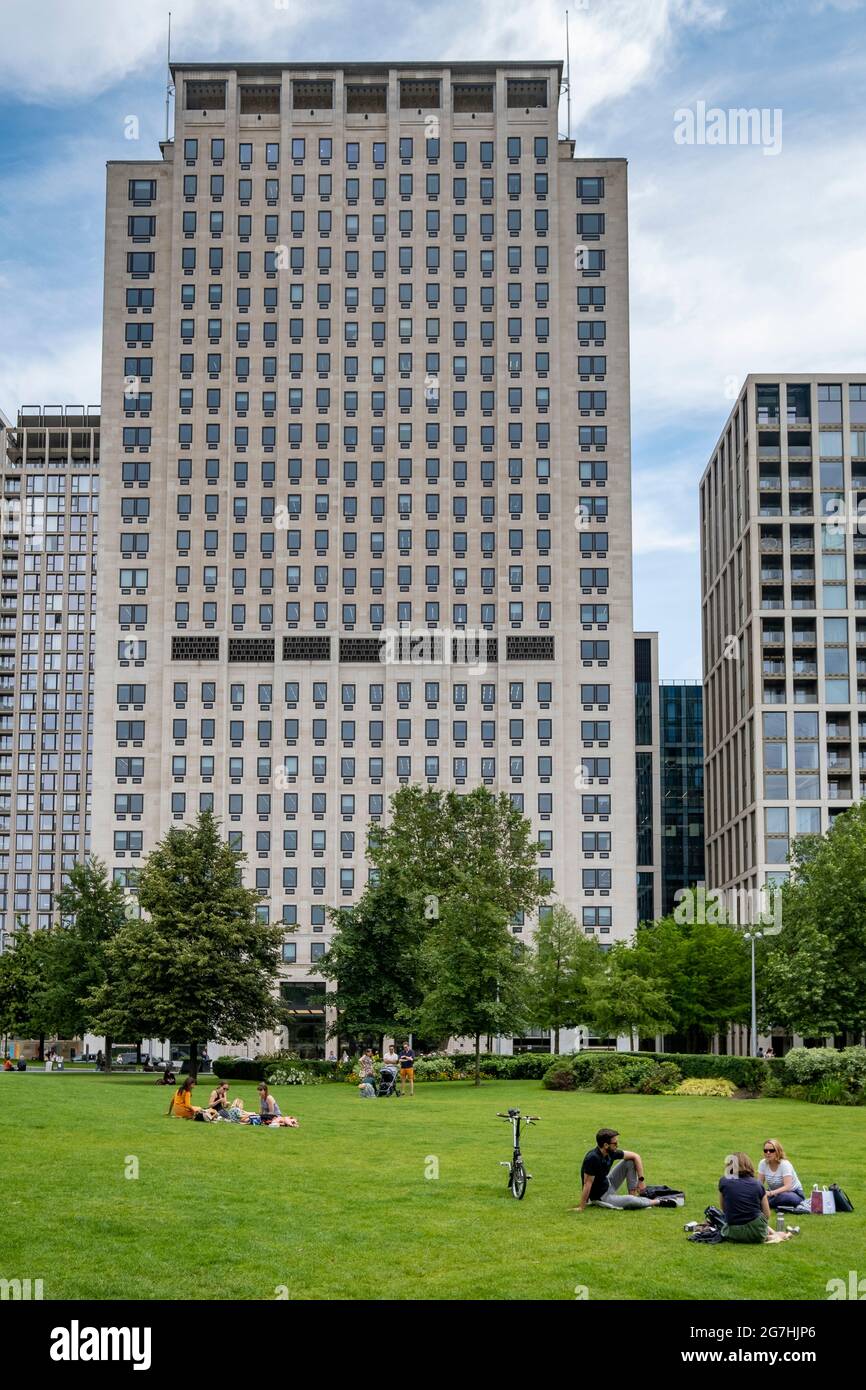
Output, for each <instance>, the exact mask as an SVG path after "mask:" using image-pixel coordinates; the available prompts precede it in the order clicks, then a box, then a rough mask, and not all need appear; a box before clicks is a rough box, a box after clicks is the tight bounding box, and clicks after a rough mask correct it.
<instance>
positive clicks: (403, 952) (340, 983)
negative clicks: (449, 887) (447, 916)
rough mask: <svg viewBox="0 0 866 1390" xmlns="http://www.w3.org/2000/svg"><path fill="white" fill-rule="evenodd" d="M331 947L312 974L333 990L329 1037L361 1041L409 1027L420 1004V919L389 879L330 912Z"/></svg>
mask: <svg viewBox="0 0 866 1390" xmlns="http://www.w3.org/2000/svg"><path fill="white" fill-rule="evenodd" d="M331 921H332V923H333V925H334V927H335V929H336V930H335V933H334V937H333V939H332V941H331V946H330V949H329V950H328V951H326V952H325V955H324V956H323V957H322V959H321V960H320V961H318V962H317V963H316V969H317V971H319V972H320V973H321V974H322V975H324V977H325V979H326V980H332V981H334V982H335V984H336V986H337V988H336V990H335V991H333V992H331V993H329V994H328V1003H329V1004H330V1005H331V1006H332V1007H333V1008H334V1009H336V1022H335V1024H334V1027H333V1028H332V1030H331V1032H332V1034H335V1033H339V1034H340V1036H341V1037H343V1038H353V1039H359V1040H360V1039H366V1038H373V1037H378V1036H382V1035H383V1034H394V1033H396V1032H398V1031H399V1030H400V1029H401V1028H405V1027H406V1026H408V1025H411V1021H412V1017H413V1015H414V1013H415V1011H416V1009H417V1007H418V1005H419V1003H420V1001H421V992H422V991H421V982H420V947H421V940H422V937H423V929H422V928H423V923H424V919H423V916H419V915H418V914H417V913H413V912H412V911H411V910H410V905H409V903H408V901H407V899H406V898H405V897H404V895H403V894H402V893H401V892H400V891H399V890H398V888H397V886H396V884H395V882H394V881H393V875H389V876H388V877H387V879H386V880H384V881H383V882H379V883H371V884H368V885H367V887H366V888H365V890H364V892H363V893H362V895H361V897H360V899H359V901H358V902H357V903H355V904H354V905H353V906H352V907H344V908H337V909H334V910H333V911H332V912H331Z"/></svg>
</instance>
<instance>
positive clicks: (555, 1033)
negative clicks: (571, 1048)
mask: <svg viewBox="0 0 866 1390" xmlns="http://www.w3.org/2000/svg"><path fill="white" fill-rule="evenodd" d="M553 1051H554V1055H555V1056H557V1057H558V1056H559V1029H558V1028H554V1030H553Z"/></svg>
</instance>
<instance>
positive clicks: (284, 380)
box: [93, 63, 636, 1045]
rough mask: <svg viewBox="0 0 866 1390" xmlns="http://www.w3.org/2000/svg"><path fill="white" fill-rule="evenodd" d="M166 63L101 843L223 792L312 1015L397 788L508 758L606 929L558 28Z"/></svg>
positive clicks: (621, 846)
mask: <svg viewBox="0 0 866 1390" xmlns="http://www.w3.org/2000/svg"><path fill="white" fill-rule="evenodd" d="M173 75H174V81H175V87H176V114H175V133H174V139H173V140H171V141H167V142H165V144H164V145H163V146H162V150H161V154H162V157H161V158H159V159H154V160H145V161H134V162H122V163H112V164H110V165H109V167H108V183H107V206H106V219H107V220H106V258H105V321H104V341H103V397H102V400H103V405H102V412H103V413H102V434H103V448H104V456H105V457H106V458H107V459H109V460H110V465H111V466H110V467H109V468H108V469H106V470H105V477H104V479H103V493H102V509H103V510H102V515H103V529H102V533H101V540H100V578H99V599H98V614H99V625H98V632H99V639H98V640H99V660H98V663H97V675H96V759H95V765H94V766H95V773H94V776H95V792H96V796H95V799H94V828H93V841H94V847H95V849H96V850H97V851H98V852H99V853H100V854H101V855H102V856H104V857H105V858H106V860H107V861H108V862H109V863H110V864H111V866H112V868H113V870H114V872H115V874H116V875H117V876H119V877H120V878H121V879H122V880H124V881H126V883H127V886H128V887H129V888H130V890H131V891H132V890H133V889H134V878H135V868H136V865H138V864H139V863H140V862H141V859H142V857H143V855H144V854H146V852H147V851H148V850H149V849H151V848H152V847H153V845H154V844H155V843H156V841H157V840H158V839H159V838H160V836H161V835H163V834H164V833H165V831H166V830H167V829H168V828H169V827H170V826H171V825H177V824H182V823H183V822H184V821H188V820H189V819H190V818H191V817H192V816H193V815H194V814H195V813H196V812H197V811H198V810H199V809H200V808H204V807H212V808H213V810H214V811H215V812H216V813H217V815H218V816H219V817H220V819H221V820H222V822H223V823H224V825H225V827H226V830H227V831H228V832H229V833H230V834H231V835H232V836H233V838H234V842H235V843H236V844H237V845H238V847H239V848H242V849H243V851H244V852H245V853H246V855H247V863H246V870H245V872H246V875H247V881H248V882H249V883H250V884H251V885H253V886H255V887H256V888H257V890H258V892H259V894H260V900H261V912H262V915H263V916H265V917H268V918H270V919H271V920H280V919H281V920H282V921H283V922H284V923H285V927H286V941H285V947H284V957H285V960H284V972H285V980H284V986H283V991H284V996H285V997H286V1000H287V1002H288V1003H289V1004H290V1006H291V1007H293V1008H295V1009H296V1010H297V1014H298V1029H299V1030H301V1029H303V1028H304V1027H307V1028H308V1029H311V1030H312V1031H313V1032H315V1033H316V1036H317V1037H319V1036H320V1034H319V1033H318V1031H317V1030H318V1029H319V1019H320V1016H321V1010H322V1008H323V1005H324V999H323V985H322V984H321V983H317V982H316V980H315V978H313V979H311V977H310V973H309V972H310V967H311V965H312V966H315V962H316V960H317V959H318V958H319V957H320V956H321V954H322V953H323V951H324V950H325V948H326V945H327V941H328V937H329V925H328V921H327V917H326V908H327V907H329V906H339V905H341V904H345V903H350V902H352V901H354V900H355V899H356V898H357V896H358V895H359V894H360V892H361V891H362V889H363V886H364V883H365V881H366V874H367V869H366V864H365V859H364V847H365V840H366V833H367V830H368V828H369V826H370V825H371V824H375V823H377V822H380V821H382V820H384V819H385V818H386V817H387V814H388V799H389V796H390V794H391V793H392V792H393V791H395V790H396V789H397V788H398V787H399V786H401V785H406V784H408V783H411V782H417V783H421V784H424V785H428V786H433V787H440V788H455V789H457V790H461V789H470V788H472V787H474V786H477V785H485V786H488V787H490V788H491V789H503V790H505V791H507V792H508V793H509V794H510V795H511V796H512V797H513V798H514V799H515V800H516V801H517V804H518V805H519V806H520V807H521V808H522V809H523V811H524V812H525V814H526V815H527V816H528V817H530V819H531V821H532V824H533V827H534V829H535V830H536V832H537V834H538V837H539V840H540V842H541V846H542V848H541V851H540V857H539V872H540V873H541V874H543V875H544V876H545V877H547V878H550V879H552V880H554V881H555V884H556V891H557V894H558V896H559V897H560V899H561V900H563V901H564V902H565V903H566V904H567V905H568V906H569V907H570V908H571V909H572V910H573V911H574V912H575V913H576V914H577V915H578V917H579V919H580V920H581V922H582V924H583V926H584V930H585V931H586V932H587V933H588V934H589V933H591V934H594V935H598V937H599V939H600V940H601V941H603V942H609V941H612V940H614V939H616V938H618V937H624V936H627V935H629V934H630V932H631V931H632V930H633V927H634V922H635V919H636V893H635V884H636V864H635V834H634V826H635V794H634V737H633V732H634V658H633V633H632V580H631V485H630V436H629V356H628V354H629V347H628V228H627V192H626V164H625V161H624V160H621V159H598V160H595V159H592V160H590V159H581V160H575V159H574V157H573V156H574V149H573V144H572V143H571V142H570V141H564V140H561V139H559V137H558V127H557V107H558V99H559V91H560V83H561V65H559V64H557V63H526V64H516V63H514V64H495V63H492V64H481V63H469V64H460V65H456V64H455V65H453V66H448V65H443V64H435V63H432V64H402V65H401V64H384V63H382V64H375V63H372V64H346V65H338V64H322V65H318V66H315V67H311V66H302V65H296V64H280V63H277V64H274V65H264V64H252V65H217V66H206V65H200V64H198V65H187V66H183V67H181V66H178V67H176V68H175V69H174V73H173ZM602 846H605V847H604V848H602ZM513 926H514V930H515V933H516V934H518V936H521V937H523V938H524V939H528V934H529V933H530V932H531V930H532V923H530V922H519V921H516V922H515V923H514V924H513ZM311 1036H312V1034H310V1035H309V1036H308V1038H307V1041H309V1040H310V1037H311ZM294 1040H295V1041H299V1040H300V1033H299V1034H298V1037H297V1038H295V1039H294ZM265 1041H266V1042H268V1041H270V1040H265ZM316 1045H319V1044H318V1043H317V1044H316Z"/></svg>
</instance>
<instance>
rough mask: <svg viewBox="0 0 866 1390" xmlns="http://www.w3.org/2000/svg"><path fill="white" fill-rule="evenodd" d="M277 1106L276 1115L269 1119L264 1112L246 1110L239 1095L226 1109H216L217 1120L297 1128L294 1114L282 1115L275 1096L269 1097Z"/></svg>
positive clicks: (215, 1116)
mask: <svg viewBox="0 0 866 1390" xmlns="http://www.w3.org/2000/svg"><path fill="white" fill-rule="evenodd" d="M269 1098H270V1100H271V1101H273V1104H274V1106H275V1108H276V1111H277V1113H276V1115H272V1117H271V1118H270V1119H269V1120H268V1119H265V1118H264V1115H263V1113H260V1114H256V1113H255V1111H252V1110H245V1109H244V1103H243V1100H242V1099H241V1097H240V1096H237V1097H236V1098H235V1099H234V1100H233V1101H232V1103H231V1105H228V1104H227V1105H226V1107H225V1109H224V1110H221V1111H216V1110H215V1111H214V1112H213V1118H214V1119H215V1120H224V1121H226V1122H227V1123H229V1124H234V1125H267V1126H268V1127H269V1128H270V1129H297V1128H298V1121H297V1120H296V1119H295V1116H294V1115H281V1114H280V1109H279V1106H278V1105H277V1103H276V1101H274V1099H273V1096H271V1097H269Z"/></svg>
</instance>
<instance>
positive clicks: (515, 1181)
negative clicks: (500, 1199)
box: [509, 1158, 526, 1202]
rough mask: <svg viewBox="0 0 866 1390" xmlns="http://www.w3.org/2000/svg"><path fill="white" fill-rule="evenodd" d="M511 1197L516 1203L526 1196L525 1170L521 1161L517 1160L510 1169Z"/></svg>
mask: <svg viewBox="0 0 866 1390" xmlns="http://www.w3.org/2000/svg"><path fill="white" fill-rule="evenodd" d="M509 1185H510V1187H511V1195H512V1197H516V1198H517V1200H518V1202H520V1201H522V1200H523V1198H524V1197H525V1196H526V1169H525V1168H524V1166H523V1159H521V1158H518V1159H517V1161H516V1162H515V1163H514V1164H513V1165H512V1168H511V1182H510V1184H509Z"/></svg>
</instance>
